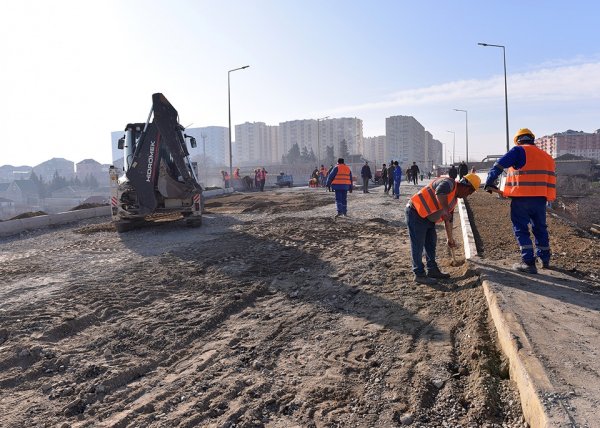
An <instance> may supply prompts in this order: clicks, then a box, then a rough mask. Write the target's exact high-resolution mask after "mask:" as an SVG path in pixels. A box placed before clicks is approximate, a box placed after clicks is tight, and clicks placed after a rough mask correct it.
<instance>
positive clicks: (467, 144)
mask: <svg viewBox="0 0 600 428" xmlns="http://www.w3.org/2000/svg"><path fill="white" fill-rule="evenodd" d="M454 111H463V112H464V113H465V138H466V141H467V143H466V151H467V153H466V162H467V164H468V163H469V113H467V111H466V110H461V109H459V108H455V109H454Z"/></svg>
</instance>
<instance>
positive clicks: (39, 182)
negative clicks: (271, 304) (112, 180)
mask: <svg viewBox="0 0 600 428" xmlns="http://www.w3.org/2000/svg"><path fill="white" fill-rule="evenodd" d="M29 179H30V180H31V181H32V182H33V183H34V185H35V187H36V188H37V192H38V196H39V197H40V198H47V197H48V196H50V195H51V194H52V192H54V191H56V190H59V189H62V188H63V187H67V186H77V187H87V188H89V189H97V188H99V187H100V184H99V183H98V180H97V179H96V177H94V176H93V175H91V174H88V175H87V176H85V178H84V179H83V180H80V179H79V177H77V176H76V177H72V178H70V179H68V180H67V179H66V178H65V177H62V176H60V175H59V174H58V171H54V175H53V176H52V180H50V181H49V182H45V181H44V180H43V178H42V177H41V176H39V175H36V173H35V172H33V171H32V172H31V176H30V177H29Z"/></svg>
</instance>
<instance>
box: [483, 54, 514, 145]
mask: <svg viewBox="0 0 600 428" xmlns="http://www.w3.org/2000/svg"><path fill="white" fill-rule="evenodd" d="M477 44H478V45H480V46H486V47H487V46H491V47H494V48H502V57H503V59H504V111H505V112H506V151H507V152H508V151H509V150H510V147H509V146H510V143H509V141H510V139H509V136H508V88H507V85H506V47H505V46H502V45H490V44H489V43H477Z"/></svg>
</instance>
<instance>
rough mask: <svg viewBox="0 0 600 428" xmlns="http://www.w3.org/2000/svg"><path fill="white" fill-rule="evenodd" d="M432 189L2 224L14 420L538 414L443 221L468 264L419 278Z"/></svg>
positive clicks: (454, 422) (250, 199)
mask: <svg viewBox="0 0 600 428" xmlns="http://www.w3.org/2000/svg"><path fill="white" fill-rule="evenodd" d="M417 189H418V188H417V187H416V186H410V185H404V184H403V185H402V192H403V197H402V198H401V200H400V201H397V200H393V199H391V198H389V197H388V196H385V195H383V194H382V193H381V190H380V189H376V190H375V191H374V192H372V193H370V194H362V193H359V192H354V193H353V194H352V195H349V207H350V208H349V214H350V217H348V218H342V219H338V220H337V221H334V220H333V214H334V213H335V209H334V205H333V194H332V193H328V192H325V191H323V190H322V189H290V190H287V189H285V190H280V191H276V192H275V191H269V192H264V193H253V194H234V195H230V196H227V197H222V198H218V199H213V200H209V201H207V202H206V213H205V215H204V224H203V226H202V227H201V228H194V229H189V228H185V226H184V225H183V223H182V220H180V219H177V218H170V219H169V218H161V219H157V220H156V221H155V224H153V225H151V226H149V227H144V228H142V229H139V230H134V231H131V232H128V233H124V234H120V235H119V234H118V233H116V232H115V230H114V227H113V226H112V225H111V224H110V223H108V221H107V219H95V220H91V221H89V220H88V221H85V222H80V223H76V224H72V225H68V226H62V227H59V228H54V229H45V230H40V231H35V232H31V233H23V234H21V235H20V236H16V237H12V238H4V239H2V240H0V278H1V281H0V426H3V427H24V426H27V427H35V426H38V427H42V426H52V427H55V426H57V427H103V426H106V427H126V426H127V427H129V426H131V427H174V426H181V427H196V426H209V427H337V426H344V427H346V426H356V427H395V426H403V425H410V426H415V427H430V426H444V427H522V426H526V424H525V423H524V422H523V419H522V414H521V411H520V404H519V397H518V395H517V393H516V392H515V388H514V384H512V382H511V381H510V380H509V379H508V366H507V364H506V362H505V361H504V360H503V358H502V356H501V354H500V352H499V351H498V348H497V345H496V334H495V331H494V328H493V325H492V324H491V321H490V318H489V316H488V311H487V307H486V303H485V298H484V296H483V293H482V289H481V287H480V286H479V280H478V277H477V276H476V275H475V274H474V272H473V271H472V270H471V269H470V268H469V266H468V265H467V264H463V265H462V266H457V267H453V266H451V265H450V261H451V259H450V257H449V255H448V254H447V252H446V251H445V250H444V242H445V240H444V237H443V232H442V231H441V230H440V233H439V234H438V236H439V243H438V248H439V251H438V253H439V254H438V260H439V263H440V266H441V268H442V269H443V270H445V271H447V272H449V273H451V274H452V278H451V279H449V280H445V281H441V282H440V283H439V284H437V285H435V286H424V285H418V284H414V283H413V282H412V281H411V277H412V275H411V272H410V257H409V239H408V236H407V231H406V228H405V224H404V213H403V211H404V205H405V203H406V196H407V195H409V194H410V193H412V192H414V191H415V190H417ZM485 196H487V195H485ZM490 199H491V198H490ZM455 223H456V224H457V225H458V224H459V223H460V222H458V221H456V222H455ZM455 236H456V237H457V238H459V237H460V232H459V231H458V230H457V231H455ZM554 236H555V238H553V239H557V236H556V235H554ZM508 242H509V243H510V242H511V239H510V238H508ZM486 251H487V248H486ZM565 259H566V257H565ZM558 260H562V259H560V258H559V259H558ZM574 263H575V262H574ZM565 267H566V268H568V266H566V265H565ZM576 268H577V269H578V271H579V270H580V269H583V267H582V266H581V265H580V264H577V265H576ZM582 272H583V271H582Z"/></svg>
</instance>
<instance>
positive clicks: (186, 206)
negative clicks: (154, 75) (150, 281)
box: [109, 93, 204, 232]
mask: <svg viewBox="0 0 600 428" xmlns="http://www.w3.org/2000/svg"><path fill="white" fill-rule="evenodd" d="M151 119H152V121H151ZM184 131H185V128H184V127H183V126H181V125H180V124H179V117H178V114H177V110H175V108H173V106H172V105H171V103H169V101H168V100H167V99H166V98H165V96H164V95H163V94H160V93H157V94H153V95H152V109H151V110H150V114H149V115H148V119H147V121H146V123H129V124H128V125H127V126H126V127H125V135H124V136H123V137H122V138H121V139H119V145H118V148H119V149H120V150H124V153H123V171H117V168H115V167H114V166H111V167H110V171H109V174H110V185H111V210H112V220H113V222H114V223H115V225H116V228H117V230H118V231H119V232H126V231H128V230H131V229H133V228H135V227H139V226H141V225H142V224H143V223H144V222H145V221H146V220H147V219H148V216H150V215H153V214H156V213H172V212H180V213H181V214H182V215H183V217H184V218H185V223H186V224H187V225H188V226H200V225H201V224H202V207H203V205H204V200H203V198H202V187H201V186H200V184H199V183H198V178H197V176H196V171H194V167H193V165H192V163H191V162H190V159H189V151H188V149H187V140H188V139H189V142H190V146H191V147H196V140H195V139H194V137H191V136H188V135H186V134H185V133H184ZM121 173H122V174H121Z"/></svg>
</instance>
